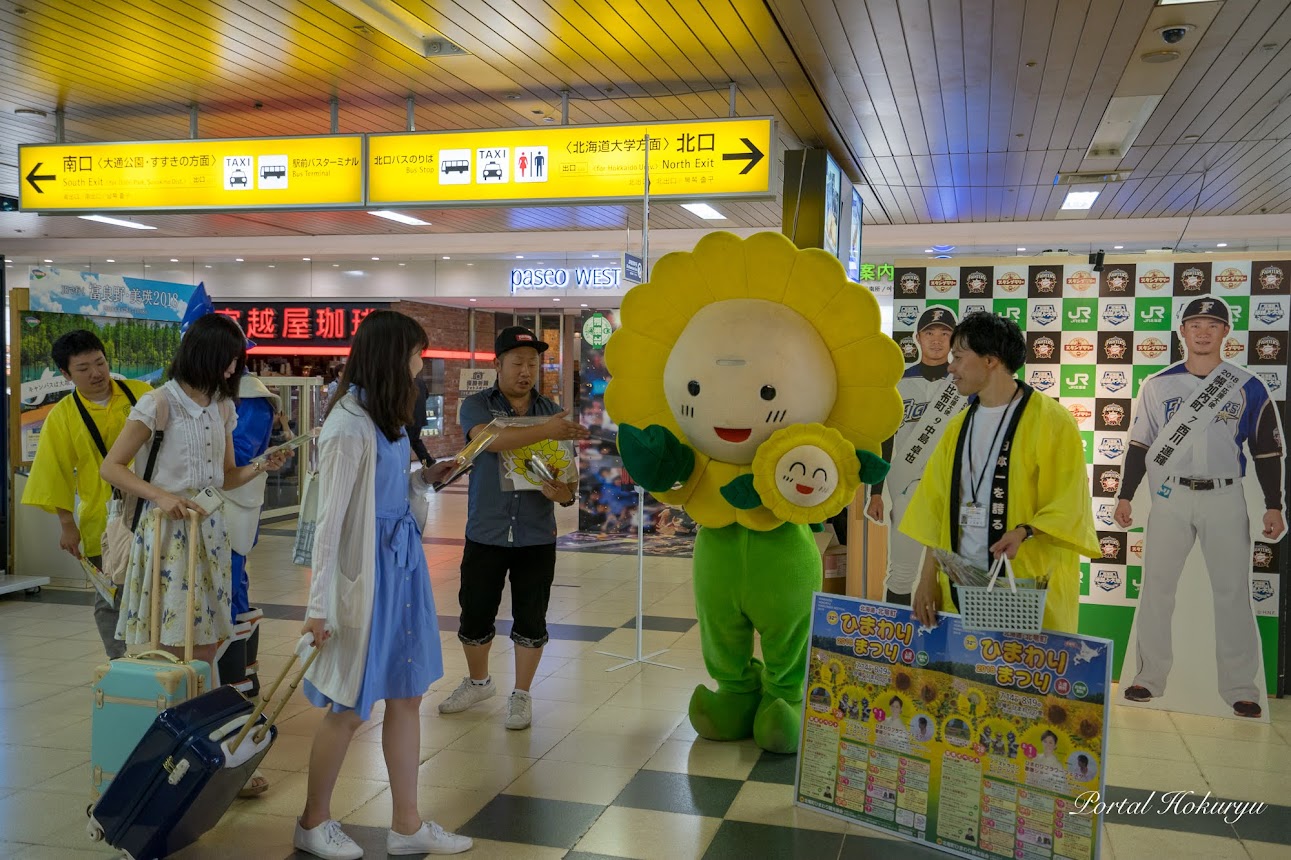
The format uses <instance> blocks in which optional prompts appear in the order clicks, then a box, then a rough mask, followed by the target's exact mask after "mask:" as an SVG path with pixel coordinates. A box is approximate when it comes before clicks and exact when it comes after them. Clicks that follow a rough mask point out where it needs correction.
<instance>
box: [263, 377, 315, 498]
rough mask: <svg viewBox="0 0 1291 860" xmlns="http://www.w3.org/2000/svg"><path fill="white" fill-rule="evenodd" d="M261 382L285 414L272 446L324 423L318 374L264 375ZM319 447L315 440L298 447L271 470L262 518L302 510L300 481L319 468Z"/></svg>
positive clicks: (275, 430)
mask: <svg viewBox="0 0 1291 860" xmlns="http://www.w3.org/2000/svg"><path fill="white" fill-rule="evenodd" d="M260 381H261V382H263V383H264V384H265V387H266V388H268V389H269V390H270V391H272V392H273V393H274V394H276V395H278V398H279V399H280V400H281V401H282V414H281V415H280V416H279V418H278V421H277V422H275V424H274V430H273V435H272V436H271V437H270V440H269V444H270V445H280V444H282V443H283V442H286V441H287V439H288V436H287V432H290V433H291V435H292V436H298V435H300V434H301V433H310V432H312V431H313V430H314V428H316V427H321V426H322V424H323V411H324V408H325V406H326V399H325V398H326V395H325V393H324V389H323V382H322V380H321V379H319V378H318V377H316V376H308V377H305V376H262V377H260ZM283 423H285V424H286V430H284V429H283V427H282V424H283ZM316 448H317V445H316V444H315V443H313V442H311V443H309V444H307V445H305V446H303V447H301V448H298V449H297V450H296V456H294V457H292V458H291V459H290V460H288V461H287V465H285V466H283V467H282V468H281V469H279V470H278V471H277V472H270V473H269V483H268V484H267V485H266V486H265V492H264V507H263V508H262V509H261V511H260V519H261V520H273V519H281V518H282V517H287V516H295V515H296V513H298V512H299V511H300V490H301V480H302V479H303V478H304V475H305V472H306V471H308V470H309V469H313V468H316V465H317V463H316V460H317V451H316V450H315V449H316Z"/></svg>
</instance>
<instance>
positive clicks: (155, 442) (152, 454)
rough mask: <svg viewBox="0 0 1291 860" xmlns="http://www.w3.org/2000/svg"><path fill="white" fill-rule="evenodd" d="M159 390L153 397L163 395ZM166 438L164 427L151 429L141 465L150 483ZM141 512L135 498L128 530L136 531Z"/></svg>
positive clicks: (139, 500) (168, 414) (141, 505)
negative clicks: (150, 441)
mask: <svg viewBox="0 0 1291 860" xmlns="http://www.w3.org/2000/svg"><path fill="white" fill-rule="evenodd" d="M165 396H166V395H165V394H164V393H162V392H160V391H157V392H154V393H153V397H165ZM166 417H167V423H169V418H170V413H169V411H167V415H166ZM164 438H166V428H165V427H158V428H157V429H155V430H153V431H152V444H151V445H149V446H148V462H147V463H146V464H144V467H143V479H144V481H146V482H148V483H152V470H153V467H154V466H156V465H157V449H158V448H160V447H161V440H162V439H164ZM142 513H143V499H136V500H135V503H134V515H133V516H132V517H131V519H130V531H132V532H133V531H136V530H138V528H139V516H140V515H141V514H142Z"/></svg>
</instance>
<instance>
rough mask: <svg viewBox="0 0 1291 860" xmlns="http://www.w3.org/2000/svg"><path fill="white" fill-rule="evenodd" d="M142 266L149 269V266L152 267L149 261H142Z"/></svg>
mask: <svg viewBox="0 0 1291 860" xmlns="http://www.w3.org/2000/svg"><path fill="white" fill-rule="evenodd" d="M143 267H144V268H145V269H151V268H152V265H151V264H150V263H144V264H143Z"/></svg>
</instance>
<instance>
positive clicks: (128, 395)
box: [117, 379, 138, 406]
mask: <svg viewBox="0 0 1291 860" xmlns="http://www.w3.org/2000/svg"><path fill="white" fill-rule="evenodd" d="M117 387H118V388H120V389H121V393H122V394H124V395H125V396H126V400H129V401H130V405H131V406H134V405H135V404H136V403H138V401H137V400H135V398H134V392H133V391H131V390H130V386H128V385H126V384H125V383H124V382H122V381H121V380H119V379H118V380H117Z"/></svg>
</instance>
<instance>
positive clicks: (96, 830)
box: [85, 818, 103, 842]
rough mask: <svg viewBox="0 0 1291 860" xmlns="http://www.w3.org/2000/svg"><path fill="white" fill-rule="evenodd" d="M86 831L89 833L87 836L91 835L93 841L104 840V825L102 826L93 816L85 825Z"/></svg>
mask: <svg viewBox="0 0 1291 860" xmlns="http://www.w3.org/2000/svg"><path fill="white" fill-rule="evenodd" d="M85 833H86V835H87V836H89V837H90V839H91V841H94V842H102V841H103V827H102V826H101V825H100V824H99V823H98V822H97V821H95V820H94V819H93V818H91V819H90V820H89V821H88V822H87V823H86V825H85Z"/></svg>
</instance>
